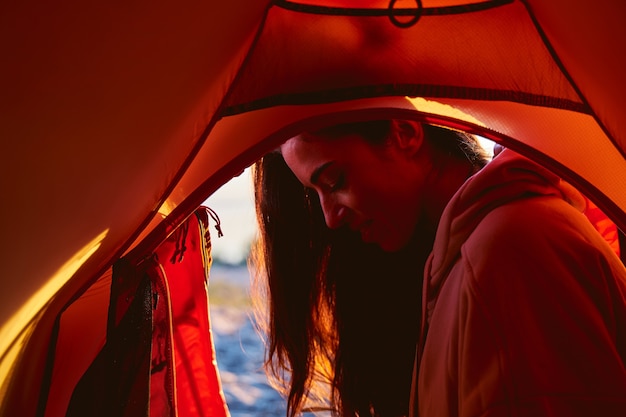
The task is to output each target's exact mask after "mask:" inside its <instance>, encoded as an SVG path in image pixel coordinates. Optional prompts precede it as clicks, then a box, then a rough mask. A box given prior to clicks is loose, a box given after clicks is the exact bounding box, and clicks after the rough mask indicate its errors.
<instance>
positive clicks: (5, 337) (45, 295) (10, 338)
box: [0, 229, 109, 397]
mask: <svg viewBox="0 0 626 417" xmlns="http://www.w3.org/2000/svg"><path fill="white" fill-rule="evenodd" d="M108 231H109V230H108V229H107V230H105V231H103V232H102V233H100V234H99V235H98V236H96V237H95V238H94V239H93V240H91V242H89V243H87V244H86V245H85V246H83V247H82V248H81V249H80V250H79V251H77V252H76V254H74V256H72V257H71V258H70V259H69V260H68V261H67V262H66V263H65V264H64V265H63V266H61V268H59V270H58V271H57V272H56V273H55V274H54V275H53V276H52V277H51V278H50V279H49V280H48V282H47V283H46V284H45V285H43V286H42V287H41V288H40V289H39V291H37V292H36V293H34V294H33V295H32V296H31V297H30V299H28V300H27V301H26V302H25V303H24V304H23V305H22V307H21V308H20V309H19V310H18V311H17V312H16V313H15V314H14V315H13V316H12V317H11V318H10V319H9V320H7V321H6V322H5V323H4V324H3V325H2V327H1V328H0V358H2V359H1V360H0V386H3V385H4V381H5V380H6V379H7V377H8V375H9V374H10V370H11V367H12V365H13V363H14V360H15V359H16V357H17V355H18V353H19V351H20V348H21V345H22V342H23V340H22V339H24V337H25V334H26V332H24V333H22V331H23V330H24V327H25V326H26V325H27V324H28V323H29V322H30V321H31V320H32V319H33V318H34V317H35V316H36V315H37V314H38V313H39V311H41V309H42V308H43V307H44V306H45V305H46V303H48V302H49V301H50V299H51V298H52V297H53V296H54V294H55V293H56V292H57V291H59V289H60V288H61V287H62V286H63V285H65V283H66V282H67V281H68V280H69V279H70V278H71V277H72V276H73V275H74V273H75V272H76V271H77V270H78V268H80V267H81V265H83V264H84V263H85V262H86V261H87V259H89V257H90V256H91V255H93V253H94V252H96V251H97V250H98V248H99V247H100V245H101V244H102V241H103V240H104V238H105V237H106V235H107V233H108ZM20 333H22V334H21V335H20ZM18 338H19V339H20V340H18ZM2 391H3V389H0V397H2V396H3V394H4V393H3V392H2Z"/></svg>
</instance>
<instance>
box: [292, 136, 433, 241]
mask: <svg viewBox="0 0 626 417" xmlns="http://www.w3.org/2000/svg"><path fill="white" fill-rule="evenodd" d="M414 140H421V138H414ZM413 148H414V147H411V146H409V147H408V150H407V147H405V146H403V145H399V144H398V143H397V140H395V139H393V138H391V139H390V143H388V144H385V145H373V144H371V143H369V142H366V141H365V140H364V139H362V138H361V137H360V136H358V135H347V136H343V137H341V138H336V139H326V138H317V137H311V136H306V138H305V137H303V136H297V137H295V138H292V139H290V140H288V141H287V142H286V143H285V144H283V145H282V147H281V152H282V155H283V157H284V159H285V162H286V163H287V165H288V166H289V168H290V169H291V171H292V172H293V173H294V174H295V175H296V177H297V178H298V179H299V180H300V182H301V183H302V184H303V185H304V186H306V187H308V188H311V189H312V190H315V192H317V194H318V195H319V199H320V203H321V206H322V210H323V211H324V217H325V221H326V224H327V225H328V227H329V228H331V229H335V228H339V227H342V226H347V227H349V228H350V229H352V230H354V231H356V232H358V233H360V234H361V238H362V239H363V241H365V242H371V243H376V244H378V245H379V246H380V247H381V248H382V249H383V250H385V251H396V250H399V249H401V248H402V247H404V246H405V245H406V244H407V243H408V242H409V240H410V239H411V237H412V235H413V232H414V230H415V227H416V225H417V222H418V219H419V216H420V212H421V207H420V206H421V195H420V194H422V193H421V188H422V185H423V183H424V179H425V177H426V173H425V172H423V171H424V169H423V168H420V166H419V164H417V163H416V161H415V158H413V155H412V153H413V152H412V149H413Z"/></svg>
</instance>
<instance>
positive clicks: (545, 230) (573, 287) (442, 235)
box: [256, 120, 626, 416]
mask: <svg viewBox="0 0 626 417" xmlns="http://www.w3.org/2000/svg"><path fill="white" fill-rule="evenodd" d="M485 163H486V158H485V157H484V154H483V153H481V152H480V148H479V147H478V146H477V144H476V141H475V140H473V139H471V138H470V137H468V136H466V135H462V134H458V133H456V132H453V131H450V130H446V129H441V128H436V127H433V126H428V125H422V124H420V123H417V122H414V121H409V120H392V121H374V122H368V123H356V124H347V125H340V126H336V127H332V128H329V129H324V130H321V131H318V132H314V133H306V134H302V135H300V136H298V137H295V138H292V139H290V140H288V141H287V142H286V143H285V144H283V145H282V146H281V147H280V152H279V153H277V154H272V155H268V156H267V157H266V158H264V160H263V161H262V162H261V163H260V164H259V165H258V166H257V171H256V173H257V209H258V214H259V222H260V225H261V240H260V245H259V248H258V256H257V260H258V261H259V262H258V265H259V267H260V269H261V270H263V271H264V272H265V273H264V274H260V276H262V277H266V278H267V287H266V288H267V290H268V292H267V295H268V299H269V320H268V328H267V331H268V338H269V350H268V366H269V369H270V370H272V371H273V372H274V376H275V377H277V378H278V379H279V380H281V381H283V382H284V385H285V388H286V390H287V392H288V395H289V397H288V398H289V401H288V406H289V410H288V411H289V415H291V416H293V415H295V414H296V413H297V412H298V411H300V410H301V409H302V406H303V405H304V400H305V398H310V397H311V394H312V393H311V389H312V388H314V387H315V386H316V382H317V381H324V380H327V381H329V383H330V393H331V403H330V406H331V408H332V409H333V410H334V411H335V414H336V415H342V416H347V415H350V416H352V415H359V416H368V415H372V416H398V415H405V414H408V413H413V414H414V415H417V413H418V408H419V413H420V415H421V416H431V415H436V416H457V415H468V416H470V415H485V414H486V413H489V412H493V413H494V414H493V415H511V414H515V413H522V414H523V413H524V412H526V411H527V410H530V411H528V412H530V414H531V415H587V414H589V409H590V408H591V409H593V410H596V411H597V410H600V409H601V410H602V412H604V413H605V415H610V414H607V413H608V412H609V411H611V410H612V409H615V410H617V411H616V412H620V411H623V410H624V401H625V398H626V372H625V371H624V360H625V358H626V347H625V346H624V338H625V337H626V335H625V334H624V329H625V327H624V324H626V308H625V306H624V294H626V285H624V283H625V282H626V278H625V273H624V267H623V265H622V264H621V262H620V261H619V259H617V258H616V257H615V254H614V253H613V252H612V251H611V250H610V248H608V246H607V244H606V242H604V241H603V240H602V238H601V237H600V236H599V235H598V234H597V233H596V232H595V231H594V230H593V228H591V227H590V224H589V222H588V221H586V219H585V218H584V216H582V214H581V213H580V211H579V210H578V209H580V208H581V207H578V209H577V208H575V207H574V206H575V205H576V204H577V203H576V202H577V201H584V200H582V199H581V198H577V196H576V193H575V192H573V191H572V190H571V188H567V187H563V186H562V183H561V181H560V180H559V179H558V178H556V177H555V176H554V175H552V174H551V173H549V172H548V171H546V170H545V169H542V168H541V167H539V166H537V165H536V164H534V163H532V162H530V161H528V160H526V159H525V158H522V157H520V156H518V155H515V154H513V153H511V152H510V151H504V152H503V153H502V154H501V155H500V156H498V157H497V158H496V159H495V160H494V161H493V162H491V163H490V164H489V165H487V167H485V168H484V169H482V170H481V168H482V167H483V166H484V165H485ZM479 171H480V172H479ZM290 173H293V175H289V174H290ZM294 176H295V178H294ZM287 178H289V180H288V181H289V184H287V183H286V181H287ZM572 204H573V205H574V206H573V205H572ZM323 223H325V224H326V226H327V227H324V224H323ZM355 236H356V237H358V238H360V239H357V238H355ZM529 248H530V249H529ZM431 251H432V253H431ZM429 253H431V254H430V255H428V254H429ZM412 257H417V258H418V260H413V259H412ZM426 257H428V261H427V262H426V268H425V276H424V279H425V281H424V283H423V288H424V290H423V291H424V300H425V303H424V304H423V306H420V302H419V300H420V298H421V294H420V293H421V291H420V290H421V288H422V283H421V276H422V273H421V271H422V269H423V267H424V263H425V259H426ZM396 259H397V260H396ZM261 261H262V262H261ZM388 265H393V266H394V268H395V270H394V271H392V272H390V273H386V271H385V270H384V269H383V267H386V266H388ZM601 289H605V291H604V292H603V291H601ZM383 290H385V291H387V293H386V294H380V292H381V291H383ZM592 290H593V291H592ZM372 294H374V295H378V297H376V298H373V297H372ZM520 295H521V296H520ZM383 298H384V299H385V300H384V301H387V302H388V305H387V306H385V307H381V306H380V304H379V303H380V302H381V301H383V300H382V299H383ZM370 300H375V302H372V301H370ZM400 305H401V307H402V310H400V309H399V308H398V310H390V311H391V312H390V313H389V315H385V314H386V313H387V309H388V308H390V307H400ZM607 306H609V307H607ZM420 311H422V314H420V313H419V312H420ZM362 314H367V316H365V318H363V319H360V315H362ZM420 316H423V320H422V325H421V331H420V330H418V324H417V322H418V320H420ZM374 318H380V320H381V322H380V323H381V324H380V326H381V327H382V328H383V329H384V328H385V327H387V326H391V325H397V327H396V329H394V331H393V332H388V334H380V335H377V334H376V332H377V330H378V328H377V327H373V326H372V324H373V323H375V322H374V321H373V320H374ZM572 320H577V321H578V322H579V323H582V325H583V328H584V332H583V331H582V330H580V329H577V328H575V327H574V326H572ZM586 334H589V336H590V337H591V338H592V342H589V341H587V340H585V337H584V336H585V335H586ZM418 335H419V337H420V338H421V341H420V344H419V345H420V346H419V347H418V349H417V351H418V358H419V363H418V364H419V371H418V372H416V373H415V375H414V377H413V379H411V378H410V370H411V369H412V368H413V356H412V355H411V352H414V351H415V347H416V341H417V338H418ZM394 336H397V337H398V340H397V341H396V340H394V339H393V337H394ZM426 336H427V337H426ZM573 342H576V343H573ZM383 348H386V350H383ZM379 349H380V352H382V354H378V353H377V352H378V351H379ZM396 351H397V352H399V353H398V354H396V353H395V352H396ZM564 352H570V353H564ZM583 358H594V360H595V361H596V362H597V363H595V364H594V365H585V364H584V363H581V361H583ZM387 364H390V369H393V371H391V370H390V371H389V372H387V373H384V372H383V371H384V370H385V369H386V365H387ZM543 370H547V371H548V372H547V373H544V372H543ZM377 372H378V374H376V373H377ZM411 385H412V386H413V388H412V389H411ZM409 395H411V396H412V400H413V405H412V408H411V409H410V410H409V408H408V406H407V404H408V396H409ZM601 407H604V408H601ZM550 412H555V414H550ZM577 413H578V414H577ZM490 415H491V414H490ZM616 415H618V414H616Z"/></svg>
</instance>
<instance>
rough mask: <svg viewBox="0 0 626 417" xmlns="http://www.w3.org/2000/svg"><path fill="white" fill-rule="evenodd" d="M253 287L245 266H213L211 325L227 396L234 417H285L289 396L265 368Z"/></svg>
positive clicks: (210, 284)
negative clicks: (274, 384) (255, 319)
mask: <svg viewBox="0 0 626 417" xmlns="http://www.w3.org/2000/svg"><path fill="white" fill-rule="evenodd" d="M249 291H250V276H249V274H248V270H247V268H246V267H245V266H236V267H234V266H233V267H231V266H220V265H215V264H214V265H213V267H212V268H211V275H210V278H209V302H210V304H209V305H210V314H211V327H212V328H213V339H214V344H215V350H216V357H217V365H218V368H219V370H220V376H221V380H222V388H223V391H224V396H225V397H226V402H227V404H228V408H229V410H230V414H231V417H278V416H280V417H284V416H285V415H286V410H285V400H284V399H283V398H282V397H281V396H280V395H279V394H278V393H277V392H276V391H275V390H274V389H273V388H272V387H271V386H270V385H269V383H268V381H267V378H266V376H265V372H264V371H263V355H264V347H263V343H262V341H261V338H260V336H259V335H258V334H257V332H256V330H255V329H254V326H253V324H252V311H251V306H250V300H249V295H250V293H249Z"/></svg>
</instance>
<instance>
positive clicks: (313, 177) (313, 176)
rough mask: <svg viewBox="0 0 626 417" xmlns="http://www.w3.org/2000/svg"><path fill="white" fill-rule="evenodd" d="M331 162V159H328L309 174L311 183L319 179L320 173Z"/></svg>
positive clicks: (315, 182)
mask: <svg viewBox="0 0 626 417" xmlns="http://www.w3.org/2000/svg"><path fill="white" fill-rule="evenodd" d="M333 163H334V162H333V161H329V162H326V163H325V164H322V165H320V166H318V167H317V168H315V170H314V171H313V173H312V174H311V184H317V182H318V181H319V179H320V175H322V172H324V170H325V169H326V168H328V167H329V166H331V165H332V164H333Z"/></svg>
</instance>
